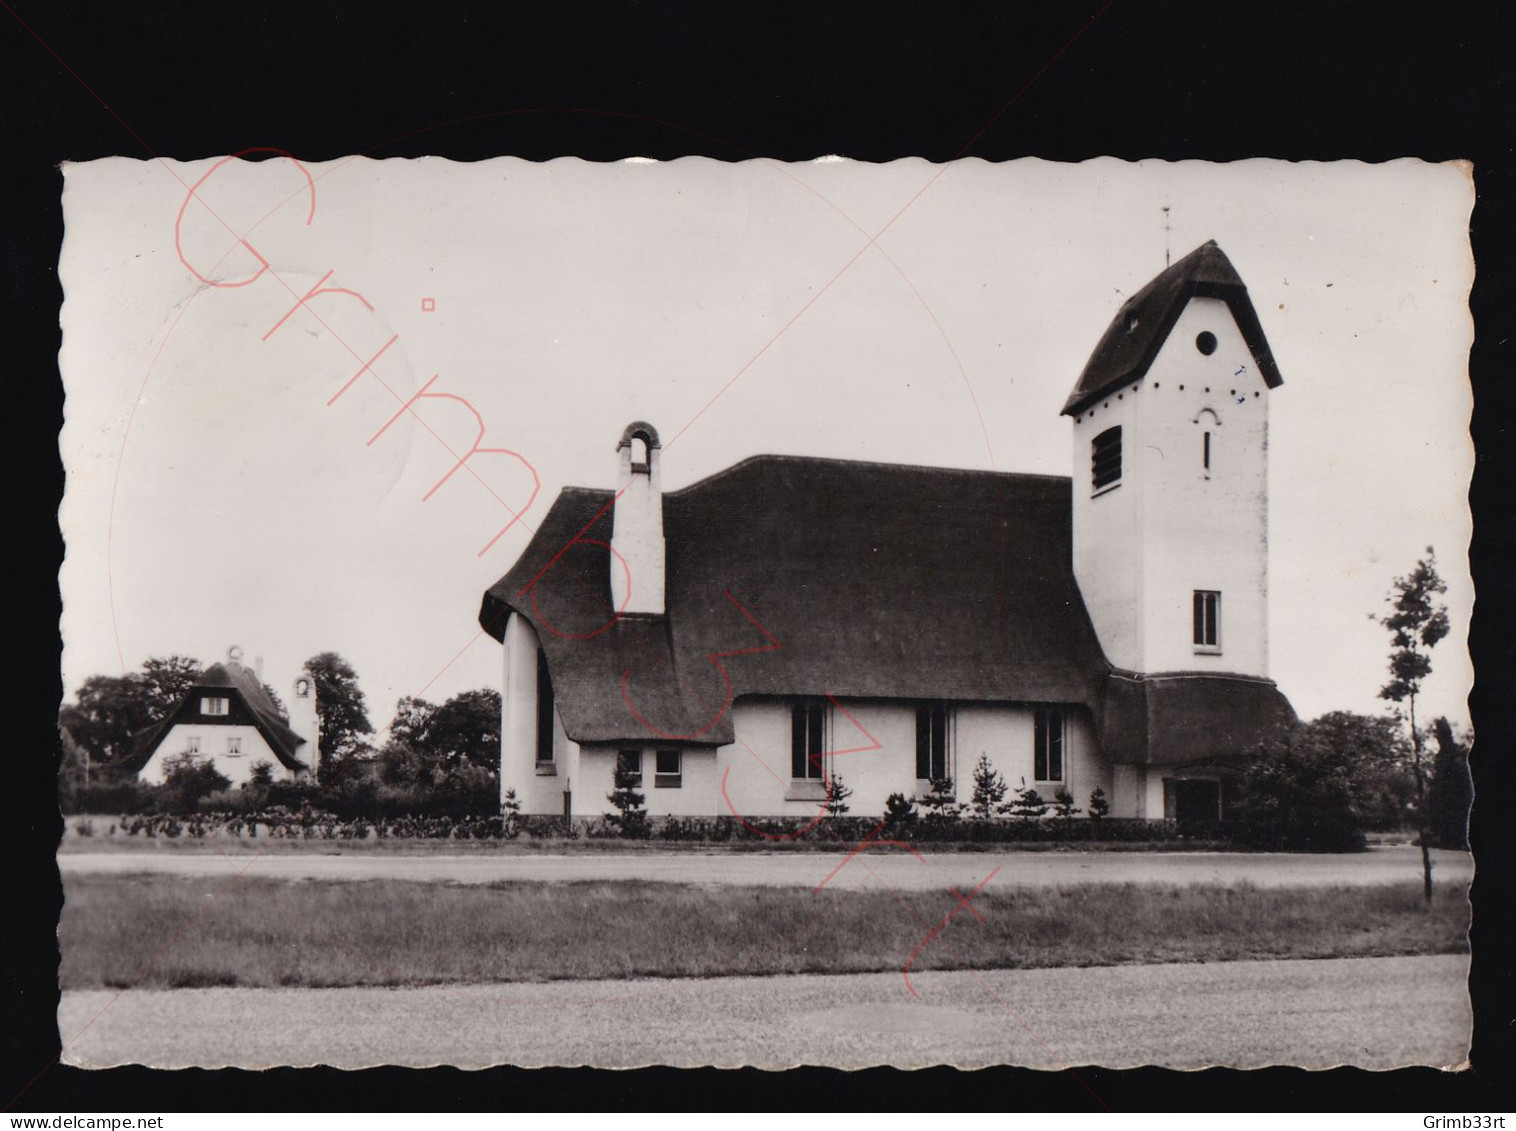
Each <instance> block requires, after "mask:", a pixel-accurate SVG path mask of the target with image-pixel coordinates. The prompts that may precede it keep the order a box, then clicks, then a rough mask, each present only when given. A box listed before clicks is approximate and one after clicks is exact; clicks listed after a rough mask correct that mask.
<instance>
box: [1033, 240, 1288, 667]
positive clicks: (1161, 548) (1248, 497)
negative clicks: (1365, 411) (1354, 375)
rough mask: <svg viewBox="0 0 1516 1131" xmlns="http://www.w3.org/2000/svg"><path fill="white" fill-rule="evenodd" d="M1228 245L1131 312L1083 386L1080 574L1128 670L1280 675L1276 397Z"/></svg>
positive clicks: (1173, 273) (1078, 423)
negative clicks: (1273, 472) (1274, 666)
mask: <svg viewBox="0 0 1516 1131" xmlns="http://www.w3.org/2000/svg"><path fill="white" fill-rule="evenodd" d="M1280 384H1282V378H1281V377H1280V375H1279V371H1278V369H1277V368H1276V367H1275V365H1274V359H1273V355H1272V354H1271V352H1270V350H1269V346H1268V342H1267V341H1265V340H1264V336H1263V329H1262V327H1261V326H1260V325H1259V322H1258V315H1257V313H1256V312H1255V311H1254V309H1253V304H1252V302H1251V301H1249V299H1248V293H1247V287H1246V286H1244V285H1243V282H1242V280H1241V278H1239V277H1238V275H1237V272H1236V270H1235V269H1234V268H1233V267H1232V264H1231V263H1230V261H1228V259H1227V257H1226V255H1225V254H1224V253H1223V252H1222V250H1221V249H1220V248H1219V247H1217V246H1216V244H1215V243H1214V242H1210V243H1207V244H1205V245H1203V246H1202V247H1200V248H1197V249H1196V250H1195V251H1193V252H1191V253H1190V254H1189V255H1187V256H1185V257H1184V258H1183V259H1181V260H1179V261H1178V262H1177V263H1175V264H1173V265H1172V266H1171V267H1169V268H1167V269H1166V270H1165V271H1163V272H1162V273H1161V274H1160V275H1158V277H1157V278H1155V279H1154V280H1153V281H1152V282H1150V283H1148V285H1147V286H1145V287H1143V288H1142V289H1141V290H1140V291H1138V292H1137V293H1136V294H1135V295H1133V296H1132V297H1131V298H1130V299H1128V300H1127V302H1126V303H1125V304H1124V305H1123V306H1122V307H1121V310H1120V311H1119V312H1118V313H1117V315H1116V319H1115V321H1114V322H1112V323H1111V326H1110V328H1109V329H1108V330H1106V332H1105V336H1104V337H1102V338H1101V340H1100V344H1099V345H1098V346H1097V347H1096V349H1095V353H1094V355H1093V356H1092V357H1091V358H1090V361H1089V364H1088V365H1086V366H1085V370H1084V373H1083V374H1082V375H1081V376H1080V378H1079V381H1078V383H1077V384H1076V385H1075V386H1074V390H1073V392H1072V393H1071V394H1070V396H1069V399H1068V402H1067V403H1066V404H1065V405H1064V407H1063V414H1064V415H1065V416H1071V417H1073V419H1074V488H1073V489H1074V503H1073V506H1074V573H1075V576H1076V577H1077V578H1078V581H1079V587H1080V590H1081V592H1082V593H1083V595H1084V600H1085V605H1086V607H1087V608H1088V609H1089V612H1090V617H1091V619H1092V620H1093V621H1094V624H1095V630H1096V632H1097V633H1098V635H1099V637H1100V642H1101V644H1102V646H1103V647H1104V648H1105V653H1106V658H1107V659H1109V660H1110V661H1111V663H1112V664H1114V665H1115V666H1116V667H1117V668H1119V669H1123V670H1125V671H1128V672H1135V673H1154V672H1180V671H1185V672H1227V673H1234V674H1241V675H1249V676H1256V677H1264V678H1266V677H1267V676H1268V504H1269V495H1268V420H1269V415H1268V414H1269V392H1270V390H1272V389H1275V388H1278V387H1279V385H1280Z"/></svg>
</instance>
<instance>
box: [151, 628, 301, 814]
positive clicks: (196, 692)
mask: <svg viewBox="0 0 1516 1131" xmlns="http://www.w3.org/2000/svg"><path fill="white" fill-rule="evenodd" d="M241 661H242V652H241V649H239V648H237V647H235V646H234V647H232V648H231V649H229V650H228V652H227V659H226V662H225V663H220V664H212V665H211V666H210V667H208V668H206V669H205V671H203V672H201V673H200V675H199V676H197V677H196V679H195V682H194V684H193V685H192V686H191V687H190V689H189V690H188V691H186V692H185V694H184V696H183V698H181V699H180V700H179V703H178V704H177V705H176V706H175V707H174V709H173V710H172V711H170V712H169V713H168V714H167V715H165V716H164V717H163V718H162V719H161V720H159V722H158V723H157V724H155V725H154V726H151V727H149V728H147V729H146V730H144V731H143V732H142V733H141V734H140V735H138V736H137V739H136V742H135V743H134V745H133V748H132V753H131V755H130V758H129V761H128V763H127V765H126V768H127V769H128V770H129V771H132V772H135V773H136V775H137V778H138V780H140V781H144V782H149V783H152V784H161V783H162V782H163V781H164V780H165V778H166V777H167V768H166V764H167V763H168V762H169V761H170V760H171V759H173V758H175V757H178V756H181V755H189V756H190V757H192V758H196V759H199V760H202V761H206V762H210V763H211V764H212V765H214V766H215V768H216V769H217V771H219V772H220V773H222V774H223V775H225V776H226V777H227V778H229V779H230V780H231V783H232V784H233V785H242V784H244V783H245V782H247V781H248V780H249V779H250V778H251V777H252V774H253V767H254V766H256V765H257V764H258V763H259V762H266V763H268V764H269V766H270V767H271V769H272V771H273V777H274V779H275V780H280V779H285V780H289V779H297V778H302V777H304V776H306V775H313V773H314V770H315V767H316V763H317V754H316V750H317V736H318V733H319V732H318V730H317V721H316V682H315V680H314V679H312V678H311V675H310V673H309V672H306V671H302V672H300V673H299V675H297V676H296V677H295V679H294V680H293V681H292V682H291V684H290V698H289V717H288V718H287V719H286V718H285V717H284V716H283V715H282V714H281V713H280V711H279V708H278V707H277V706H275V704H274V701H273V699H272V698H271V697H270V696H269V694H268V692H267V691H265V690H264V686H263V680H262V678H261V677H260V675H259V673H258V671H257V670H256V669H254V668H249V667H245V666H244V665H243V664H242V662H241ZM260 664H261V661H260Z"/></svg>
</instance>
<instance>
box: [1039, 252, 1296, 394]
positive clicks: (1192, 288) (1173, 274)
mask: <svg viewBox="0 0 1516 1131" xmlns="http://www.w3.org/2000/svg"><path fill="white" fill-rule="evenodd" d="M1197 296H1198V297H1201V298H1216V299H1221V300H1222V301H1223V302H1225V303H1226V304H1227V306H1228V307H1229V308H1230V309H1231V312H1232V317H1233V318H1234V319H1235V320H1236V322H1237V327H1238V329H1239V330H1240V331H1241V333H1242V337H1243V340H1244V341H1245V342H1246V343H1247V346H1248V350H1249V352H1250V353H1251V354H1252V355H1253V360H1254V362H1255V364H1256V365H1257V367H1258V372H1259V373H1260V374H1261V375H1262V377H1263V380H1264V383H1265V384H1266V385H1267V387H1268V388H1270V389H1274V388H1278V387H1279V386H1280V385H1282V384H1283V383H1284V378H1283V377H1281V376H1280V374H1279V368H1278V366H1277V365H1275V363H1274V355H1273V352H1272V351H1271V350H1270V348H1269V343H1268V340H1267V339H1266V338H1265V337H1264V335H1263V326H1262V325H1261V324H1260V323H1259V321H1258V313H1257V311H1256V310H1254V309H1253V303H1252V300H1251V299H1250V298H1249V297H1248V289H1247V287H1246V285H1244V283H1243V281H1242V278H1241V277H1240V276H1239V275H1238V274H1237V271H1236V268H1234V267H1233V266H1232V263H1231V260H1229V259H1228V258H1227V257H1226V253H1225V252H1223V251H1222V250H1221V248H1220V247H1218V246H1217V245H1216V241H1215V240H1210V241H1207V242H1206V243H1204V244H1202V245H1201V246H1200V247H1198V248H1196V249H1195V250H1194V251H1192V252H1190V254H1188V255H1186V256H1185V257H1184V258H1183V259H1180V260H1179V261H1178V262H1176V263H1174V264H1173V265H1172V266H1170V267H1168V268H1166V269H1165V270H1163V271H1162V272H1160V273H1159V274H1158V275H1157V276H1156V277H1155V278H1154V279H1153V280H1152V281H1151V282H1149V283H1148V284H1147V286H1145V287H1143V288H1142V289H1141V290H1140V291H1138V292H1137V293H1136V294H1134V295H1133V296H1132V297H1131V298H1129V299H1127V301H1126V302H1124V303H1123V304H1122V305H1121V309H1120V310H1119V311H1117V313H1116V317H1115V318H1114V319H1113V320H1112V322H1111V324H1110V326H1109V327H1107V329H1106V332H1105V334H1104V335H1103V336H1102V337H1101V339H1100V342H1099V344H1098V345H1096V347H1095V352H1094V353H1093V354H1091V355H1090V360H1089V361H1088V363H1086V365H1085V367H1084V371H1083V372H1082V373H1081V374H1080V375H1079V380H1078V381H1076V382H1075V383H1074V388H1073V390H1072V391H1071V392H1070V393H1069V397H1068V400H1067V401H1066V402H1065V403H1064V406H1063V415H1064V416H1075V415H1078V414H1080V413H1082V412H1084V411H1085V410H1086V409H1088V408H1089V407H1090V406H1091V405H1093V404H1095V403H1096V402H1097V401H1100V400H1101V398H1103V397H1105V396H1108V395H1109V394H1110V393H1111V392H1112V391H1113V390H1115V389H1118V388H1121V387H1122V386H1124V385H1127V384H1130V383H1132V382H1134V381H1138V380H1140V379H1141V378H1142V377H1143V376H1145V375H1146V374H1147V371H1148V369H1149V368H1150V367H1151V366H1152V364H1153V361H1154V359H1155V358H1156V357H1157V356H1158V352H1159V350H1161V349H1162V348H1163V345H1164V343H1165V342H1166V341H1167V340H1168V337H1169V334H1170V333H1171V332H1172V330H1173V329H1174V324H1175V322H1177V321H1178V319H1179V316H1180V314H1181V313H1183V311H1184V308H1185V307H1186V305H1188V303H1189V300H1190V299H1191V298H1194V297H1197Z"/></svg>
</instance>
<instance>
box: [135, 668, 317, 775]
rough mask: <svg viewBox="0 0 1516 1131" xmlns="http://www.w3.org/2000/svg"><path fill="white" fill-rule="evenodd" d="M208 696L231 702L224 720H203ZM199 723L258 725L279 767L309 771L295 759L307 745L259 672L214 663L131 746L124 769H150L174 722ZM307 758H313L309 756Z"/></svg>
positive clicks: (136, 770) (221, 716) (301, 762)
mask: <svg viewBox="0 0 1516 1131" xmlns="http://www.w3.org/2000/svg"><path fill="white" fill-rule="evenodd" d="M204 695H216V696H222V697H224V698H226V699H227V700H228V705H227V706H228V710H227V713H226V714H225V715H217V716H215V717H214V718H213V719H207V718H202V717H201V716H200V698H201V696H204ZM181 722H184V723H190V722H193V723H197V724H204V725H221V726H255V727H257V728H258V733H259V734H261V735H262V736H263V740H264V741H265V742H267V743H268V745H269V749H271V750H272V751H273V752H274V756H275V757H276V758H278V759H279V761H280V763H281V764H282V765H283V766H284V767H285V768H286V769H289V770H293V771H296V772H299V771H301V770H305V769H308V768H309V767H308V766H307V765H306V763H305V762H303V761H301V760H300V759H299V758H298V757H297V756H296V751H297V750H298V749H299V747H300V746H302V745H304V744H305V741H306V740H305V739H304V738H302V737H301V736H300V735H298V734H296V733H295V732H294V731H293V730H291V729H290V727H289V724H288V723H286V722H285V721H284V719H283V718H282V717H281V716H280V714H279V709H278V708H277V707H275V706H274V702H273V700H272V699H270V698H269V697H268V692H266V691H264V690H263V682H262V681H261V680H260V679H259V678H258V675H257V673H256V672H254V671H252V670H251V669H249V668H245V667H243V666H242V665H241V664H239V663H236V662H235V661H228V662H227V663H225V664H212V665H211V666H210V667H208V668H206V669H205V671H203V672H201V673H200V675H199V676H198V677H197V678H196V679H195V683H194V686H193V687H191V688H190V689H189V691H188V692H186V693H185V696H184V698H183V699H181V700H180V701H179V704H178V706H176V707H175V708H174V709H173V710H172V711H170V712H169V713H168V714H167V715H166V716H164V718H162V719H161V720H159V721H158V722H157V723H155V724H154V725H153V726H150V727H148V728H146V729H145V730H143V731H141V732H140V733H138V735H137V736H136V738H135V739H134V740H133V742H132V752H131V754H130V755H129V756H128V757H127V759H126V761H125V763H124V764H123V768H125V769H126V770H128V771H130V772H132V773H137V772H138V771H140V770H141V769H142V767H143V766H146V765H147V763H148V760H149V759H150V758H152V756H153V752H154V751H156V750H157V749H158V747H159V746H160V745H161V744H162V742H163V740H164V739H165V738H167V737H168V734H169V732H170V731H172V730H173V728H174V724H175V723H181ZM307 753H314V752H313V751H308V752H307Z"/></svg>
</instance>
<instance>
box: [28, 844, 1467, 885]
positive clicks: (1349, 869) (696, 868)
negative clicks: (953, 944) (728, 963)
mask: <svg viewBox="0 0 1516 1131" xmlns="http://www.w3.org/2000/svg"><path fill="white" fill-rule="evenodd" d="M1433 855H1434V857H1435V863H1434V865H1433V876H1434V878H1435V879H1437V880H1438V881H1439V882H1457V883H1462V884H1466V883H1468V882H1469V880H1471V879H1472V878H1473V874H1474V867H1473V861H1472V860H1471V858H1470V857H1469V856H1468V855H1467V854H1466V853H1462V852H1447V851H1438V852H1435V853H1434V854H1433ZM58 866H59V868H60V869H61V871H62V872H63V874H64V875H65V876H68V875H77V874H83V873H94V874H108V875H125V874H129V873H143V872H166V873H170V874H173V875H180V876H196V877H205V876H210V877H220V876H231V875H236V874H238V873H241V872H244V870H245V874H246V875H248V876H261V877H264V878H268V879H290V880H297V879H320V880H368V879H403V880H422V881H426V882H431V883H438V882H444V883H460V884H483V883H496V882H499V881H502V880H535V881H542V882H555V883H561V882H565V881H574V880H661V881H665V882H671V883H686V884H733V885H738V884H758V885H774V886H780V887H815V886H816V885H817V884H820V883H821V882H822V881H823V880H824V879H826V878H827V877H828V876H829V875H830V876H831V879H830V880H828V883H830V884H831V885H834V886H836V887H844V888H845V887H861V886H864V885H866V884H869V883H873V882H881V881H882V882H884V883H886V884H888V885H889V886H890V887H892V888H894V889H896V890H900V891H927V890H938V889H941V888H945V887H947V886H948V885H950V884H961V883H965V882H969V881H973V882H974V883H977V882H978V881H979V880H980V879H982V878H983V877H984V876H986V875H988V874H989V873H990V872H991V871H992V870H993V869H995V868H996V867H997V866H998V867H1000V871H999V872H998V873H996V874H995V877H994V879H992V880H991V881H990V883H989V885H988V886H990V887H1002V888H1003V887H1066V886H1068V885H1071V884H1080V883H1184V884H1197V883H1237V882H1248V883H1253V884H1257V885H1258V886H1260V887H1288V886H1299V885H1305V886H1313V887H1314V886H1328V885H1335V884H1353V885H1357V884H1390V883H1407V884H1414V883H1419V882H1420V878H1421V857H1420V854H1419V852H1418V851H1417V850H1416V849H1415V848H1411V847H1408V846H1404V845H1395V846H1389V847H1383V848H1374V849H1371V850H1370V851H1368V852H1363V853H1354V854H1347V855H1329V856H1313V855H1292V854H1286V853H1240V852H1014V851H1002V852H983V853H977V852H974V853H969V852H963V853H960V852H945V853H925V854H923V855H922V856H920V857H914V856H912V855H911V854H910V853H908V852H906V851H903V850H898V849H886V850H883V851H879V852H871V853H868V854H865V855H862V856H859V857H856V858H854V859H852V860H851V861H848V859H847V857H846V856H845V855H844V854H841V853H824V852H775V853H758V852H742V853H737V852H724V853H690V852H678V853H674V852H670V853H655V852H636V853H626V854H624V855H622V854H614V853H604V852H594V853H588V852H587V853H576V854H572V855H560V856H549V855H545V854H544V855H536V854H532V855H526V854H519V855H518V854H511V855H499V856H490V855H479V854H475V855H469V856H461V855H460V856H442V855H437V856H431V855H424V856H423V855H417V856H411V855H402V854H399V853H388V852H364V853H348V854H338V853H330V854H321V853H320V851H319V850H317V849H313V850H312V851H311V852H310V853H309V854H306V853H285V852H280V853H268V854H266V855H259V854H257V853H245V852H244V853H237V854H229V855H221V854H218V853H191V852H161V851H144V852H140V853H138V852H68V853H63V854H60V855H59V857H58ZM839 869H840V870H839ZM833 873H835V874H833Z"/></svg>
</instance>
